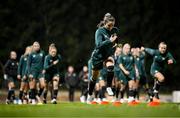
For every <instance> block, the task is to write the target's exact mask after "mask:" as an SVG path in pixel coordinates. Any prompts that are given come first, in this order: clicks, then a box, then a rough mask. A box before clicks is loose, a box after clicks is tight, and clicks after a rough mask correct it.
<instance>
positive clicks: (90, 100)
mask: <svg viewBox="0 0 180 118" xmlns="http://www.w3.org/2000/svg"><path fill="white" fill-rule="evenodd" d="M92 101H93V97H92V95H89V94H88V97H87V101H86V103H87V104H91V102H92Z"/></svg>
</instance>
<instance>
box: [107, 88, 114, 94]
mask: <svg viewBox="0 0 180 118" xmlns="http://www.w3.org/2000/svg"><path fill="white" fill-rule="evenodd" d="M106 91H107V93H108V95H109V96H113V95H114V93H113V91H112V89H111V87H107V88H106Z"/></svg>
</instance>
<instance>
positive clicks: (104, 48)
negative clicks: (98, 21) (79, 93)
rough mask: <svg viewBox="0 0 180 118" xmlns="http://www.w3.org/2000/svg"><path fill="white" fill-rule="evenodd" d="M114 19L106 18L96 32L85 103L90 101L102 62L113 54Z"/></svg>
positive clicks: (115, 37) (114, 39)
mask: <svg viewBox="0 0 180 118" xmlns="http://www.w3.org/2000/svg"><path fill="white" fill-rule="evenodd" d="M114 24H115V19H114V17H113V16H110V17H108V18H107V19H106V20H105V22H104V25H103V27H100V28H98V29H97V30H96V34H95V49H94V51H93V53H92V55H91V62H92V77H91V81H90V82H89V92H88V93H89V95H88V98H87V103H91V101H92V93H93V90H94V87H95V83H96V80H97V79H98V77H99V72H100V70H101V69H102V68H103V62H104V61H105V60H107V58H108V57H109V56H111V55H113V53H114V47H113V46H114V42H115V41H116V39H117V36H116V35H112V34H111V30H112V28H113V27H114Z"/></svg>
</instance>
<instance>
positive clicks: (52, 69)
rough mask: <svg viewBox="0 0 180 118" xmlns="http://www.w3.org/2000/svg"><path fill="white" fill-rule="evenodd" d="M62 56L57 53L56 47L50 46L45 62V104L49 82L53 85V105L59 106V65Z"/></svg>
mask: <svg viewBox="0 0 180 118" xmlns="http://www.w3.org/2000/svg"><path fill="white" fill-rule="evenodd" d="M60 61H61V56H60V55H59V54H58V53H57V48H56V47H55V46H50V49H49V54H48V55H47V56H46V57H45V61H44V73H45V84H46V89H45V90H44V94H45V95H44V96H45V97H44V100H43V101H44V103H46V96H47V86H48V83H49V82H52V85H53V94H52V95H53V98H52V100H51V103H53V104H57V95H58V86H59V80H60V72H59V63H60Z"/></svg>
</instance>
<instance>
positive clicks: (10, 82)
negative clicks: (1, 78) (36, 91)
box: [6, 77, 15, 104]
mask: <svg viewBox="0 0 180 118" xmlns="http://www.w3.org/2000/svg"><path fill="white" fill-rule="evenodd" d="M14 88H15V84H14V81H13V78H12V77H8V96H7V99H6V104H10V102H11V98H12V100H13V102H14V103H15V92H14Z"/></svg>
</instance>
